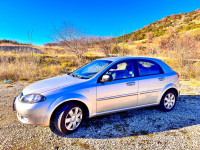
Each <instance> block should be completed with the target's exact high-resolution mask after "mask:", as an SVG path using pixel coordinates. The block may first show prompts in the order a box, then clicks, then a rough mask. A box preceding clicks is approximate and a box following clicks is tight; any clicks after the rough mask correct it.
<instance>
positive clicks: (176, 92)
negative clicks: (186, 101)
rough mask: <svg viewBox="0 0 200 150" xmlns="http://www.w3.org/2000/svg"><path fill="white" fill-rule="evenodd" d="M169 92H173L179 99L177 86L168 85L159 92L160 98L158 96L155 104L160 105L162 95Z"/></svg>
mask: <svg viewBox="0 0 200 150" xmlns="http://www.w3.org/2000/svg"><path fill="white" fill-rule="evenodd" d="M169 90H172V91H174V92H175V94H176V96H177V97H179V90H178V88H177V86H176V85H175V84H169V85H167V86H166V87H165V88H164V89H163V90H162V92H161V94H160V96H159V98H158V100H157V103H158V104H160V101H161V99H162V97H163V95H164V94H165V93H166V92H168V91H169Z"/></svg>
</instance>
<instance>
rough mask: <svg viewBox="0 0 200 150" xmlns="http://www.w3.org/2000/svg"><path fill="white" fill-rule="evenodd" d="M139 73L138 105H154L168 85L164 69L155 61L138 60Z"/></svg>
mask: <svg viewBox="0 0 200 150" xmlns="http://www.w3.org/2000/svg"><path fill="white" fill-rule="evenodd" d="M137 66H138V72H139V77H138V81H139V89H138V94H139V95H138V105H146V104H153V103H156V102H157V99H158V96H159V95H160V93H161V91H162V89H163V88H164V87H165V85H166V81H165V74H164V72H163V70H162V68H161V67H160V66H159V64H157V63H156V62H154V61H151V60H146V59H139V60H137Z"/></svg>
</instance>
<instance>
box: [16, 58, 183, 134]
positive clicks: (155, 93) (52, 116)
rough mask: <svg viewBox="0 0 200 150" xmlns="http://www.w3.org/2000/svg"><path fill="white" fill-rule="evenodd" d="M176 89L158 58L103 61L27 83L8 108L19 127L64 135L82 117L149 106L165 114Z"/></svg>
mask: <svg viewBox="0 0 200 150" xmlns="http://www.w3.org/2000/svg"><path fill="white" fill-rule="evenodd" d="M179 86H180V85H179V75H178V73H176V72H175V71H173V70H172V69H171V68H170V67H169V66H168V65H166V64H165V63H164V62H162V61H161V60H159V59H155V58H147V57H109V58H103V59H98V60H95V61H93V62H91V63H89V64H87V65H85V66H83V67H81V68H80V69H78V70H76V71H74V72H73V73H71V74H68V75H67V74H66V75H62V76H58V77H53V78H49V79H46V80H42V81H39V82H36V83H34V84H31V85H29V86H28V87H26V88H25V89H24V90H23V91H22V93H21V95H19V96H17V97H16V98H15V100H14V102H13V108H14V110H16V111H17V118H18V119H19V121H21V122H22V123H25V124H34V125H43V126H49V125H50V123H52V124H53V125H54V126H55V127H56V129H57V130H58V131H59V132H61V133H63V134H68V133H71V132H73V131H75V130H76V129H77V128H78V127H79V126H80V124H81V123H82V121H83V119H84V118H90V117H94V116H98V115H103V114H109V113H114V112H118V111H124V110H129V109H135V108H142V107H148V106H155V105H158V106H159V108H160V109H162V110H164V111H170V110H172V109H173V108H174V106H175V104H176V100H177V98H178V96H179V94H180V91H179Z"/></svg>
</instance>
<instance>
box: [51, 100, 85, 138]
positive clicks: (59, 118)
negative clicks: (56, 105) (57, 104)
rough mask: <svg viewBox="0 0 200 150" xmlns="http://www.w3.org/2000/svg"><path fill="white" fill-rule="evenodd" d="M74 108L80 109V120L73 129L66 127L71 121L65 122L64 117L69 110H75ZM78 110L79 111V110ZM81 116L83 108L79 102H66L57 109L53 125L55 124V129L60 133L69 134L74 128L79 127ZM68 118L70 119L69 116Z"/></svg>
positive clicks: (67, 114)
mask: <svg viewBox="0 0 200 150" xmlns="http://www.w3.org/2000/svg"><path fill="white" fill-rule="evenodd" d="M76 108H80V110H81V111H82V117H81V122H80V123H79V124H78V125H77V127H76V128H75V129H73V130H69V129H67V126H69V124H70V123H71V122H69V124H66V123H65V119H66V118H67V117H68V116H70V114H69V112H70V111H71V110H72V112H73V110H74V111H75V109H76ZM79 112H80V111H79ZM71 118H72V117H71ZM74 118H75V120H76V117H74ZM83 118H84V110H83V108H82V106H81V105H80V104H78V103H74V102H72V103H68V104H66V105H65V106H63V107H61V108H60V109H59V110H58V111H57V113H56V116H55V119H54V126H55V128H56V129H57V131H59V132H60V133H62V134H65V135H66V134H70V133H72V132H74V131H76V130H77V129H78V128H79V127H80V125H81V123H82V121H83ZM69 119H70V118H69ZM79 119H80V118H79ZM74 122H75V123H76V121H74ZM72 126H73V125H72Z"/></svg>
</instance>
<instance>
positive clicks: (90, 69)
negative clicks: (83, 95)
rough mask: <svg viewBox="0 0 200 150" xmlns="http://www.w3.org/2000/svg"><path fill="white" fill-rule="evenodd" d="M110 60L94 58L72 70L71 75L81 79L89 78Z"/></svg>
mask: <svg viewBox="0 0 200 150" xmlns="http://www.w3.org/2000/svg"><path fill="white" fill-rule="evenodd" d="M111 62H112V61H109V60H95V61H93V62H91V63H89V64H87V65H85V66H83V67H81V68H80V69H78V70H76V71H74V72H73V73H72V74H71V75H72V76H74V77H78V78H81V79H89V78H91V77H93V76H94V75H96V74H97V73H98V72H99V71H101V70H102V69H104V68H105V67H107V66H108V65H109V64H110V63H111Z"/></svg>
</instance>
